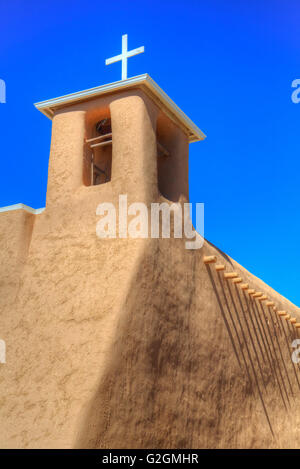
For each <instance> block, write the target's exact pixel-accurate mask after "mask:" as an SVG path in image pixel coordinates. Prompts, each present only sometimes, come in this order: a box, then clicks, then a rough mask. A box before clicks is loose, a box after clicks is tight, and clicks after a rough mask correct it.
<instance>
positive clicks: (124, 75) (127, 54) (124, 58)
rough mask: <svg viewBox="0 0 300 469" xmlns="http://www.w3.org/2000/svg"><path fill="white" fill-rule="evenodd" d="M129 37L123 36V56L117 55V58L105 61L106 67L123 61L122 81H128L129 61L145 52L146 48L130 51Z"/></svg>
mask: <svg viewBox="0 0 300 469" xmlns="http://www.w3.org/2000/svg"><path fill="white" fill-rule="evenodd" d="M127 39H128V36H127V34H123V36H122V54H119V55H116V56H115V57H111V58H110V59H106V60H105V65H110V64H113V63H115V62H119V61H120V60H121V61H122V80H127V59H128V58H129V57H133V56H134V55H137V54H141V53H142V52H145V49H144V46H142V47H138V48H137V49H133V50H130V51H128V50H127V47H128V45H127V44H128V43H127Z"/></svg>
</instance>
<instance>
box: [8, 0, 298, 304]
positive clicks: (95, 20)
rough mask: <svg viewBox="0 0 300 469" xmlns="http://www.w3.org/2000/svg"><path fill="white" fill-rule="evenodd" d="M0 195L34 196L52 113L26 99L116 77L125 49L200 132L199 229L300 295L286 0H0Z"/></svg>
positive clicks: (195, 148) (41, 180)
mask: <svg viewBox="0 0 300 469" xmlns="http://www.w3.org/2000/svg"><path fill="white" fill-rule="evenodd" d="M0 12H1V28H0V44H1V45H0V79H3V80H5V82H6V86H7V103H6V104H0V156H1V160H0V161H1V171H0V206H5V205H9V204H14V203H18V202H23V203H26V204H28V205H30V206H33V207H35V208H38V207H42V206H44V205H45V197H46V188H47V171H48V158H49V147H50V136H51V122H50V120H48V119H47V118H46V117H44V116H43V115H42V114H41V113H39V112H38V111H37V110H36V109H35V108H34V106H33V103H34V102H37V101H42V100H44V99H47V98H53V97H56V96H60V95H63V94H66V93H71V92H75V91H79V90H83V89H87V88H91V87H93V86H97V85H101V84H104V83H110V82H113V81H116V80H119V79H120V77H121V66H120V63H118V64H113V65H110V66H109V67H106V66H105V58H108V57H111V56H114V55H117V54H118V53H120V51H121V36H122V34H125V33H127V34H128V47H129V49H132V48H136V47H139V46H141V45H144V46H145V53H144V54H141V55H139V56H136V57H134V58H132V59H130V60H129V62H128V76H135V75H139V74H142V73H149V75H150V76H151V77H152V78H153V79H154V80H155V81H156V82H157V83H158V84H159V86H161V87H162V88H163V89H164V91H165V92H166V93H167V94H168V95H169V96H170V97H171V98H172V99H173V100H174V101H175V102H176V104H178V105H179V107H181V108H182V109H183V111H184V112H185V113H186V114H187V115H188V116H189V117H190V118H191V119H192V120H193V121H194V122H195V123H196V124H197V125H198V126H199V127H200V128H201V129H202V130H203V131H204V132H205V133H206V134H207V139H206V140H205V142H200V143H194V144H192V145H191V146H190V199H191V202H204V203H205V235H206V238H207V239H209V240H210V241H211V242H213V243H214V244H216V245H217V246H218V247H219V248H220V249H222V250H224V251H225V252H226V253H227V254H229V255H230V256H232V257H233V258H234V259H235V260H237V261H238V262H240V263H241V264H242V265H243V266H245V267H246V268H247V269H249V270H250V271H251V272H252V273H254V274H255V275H257V276H258V277H260V278H262V279H263V280H264V281H265V282H267V283H268V284H270V285H271V286H272V287H273V288H275V289H276V290H278V291H279V292H280V293H282V294H283V295H285V296H287V297H288V298H289V299H290V300H291V301H294V302H295V303H296V304H298V305H300V290H299V284H298V282H299V271H298V269H299V266H300V253H299V235H300V219H299V205H300V193H299V169H300V163H299V154H300V138H299V137H300V103H299V104H294V103H293V102H292V100H291V94H292V91H293V89H292V88H291V83H292V81H293V80H294V79H297V78H300V52H299V24H300V3H299V1H298V0H295V1H293V0H287V1H285V2H283V1H279V0H260V1H259V0H251V1H250V0H248V1H245V0H244V1H240V0H226V1H225V0H222V1H220V0H219V1H217V0H210V1H202V0H198V1H194V0H186V1H185V2H182V1H178V0H173V1H169V0H166V1H164V0H161V1H157V0H152V1H149V0H144V1H141V0H139V1H136V0H132V1H126V2H125V1H119V0H117V1H113V0H112V1H110V2H103V1H101V2H100V1H97V2H96V1H90V0H85V1H76V0H73V1H69V0H63V1H57V0H51V1H48V0H44V1H43V2H41V1H37V0H36V1H34V0H27V1H26V2H25V1H24V0H10V1H9V2H8V1H7V0H5V1H4V0H0Z"/></svg>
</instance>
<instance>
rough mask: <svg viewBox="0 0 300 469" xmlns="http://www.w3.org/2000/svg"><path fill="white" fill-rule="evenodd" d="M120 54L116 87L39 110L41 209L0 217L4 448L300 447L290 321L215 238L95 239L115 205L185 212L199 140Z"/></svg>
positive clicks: (293, 322) (278, 301)
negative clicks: (179, 207) (44, 155)
mask: <svg viewBox="0 0 300 469" xmlns="http://www.w3.org/2000/svg"><path fill="white" fill-rule="evenodd" d="M126 41H127V38H126ZM123 45H126V49H125V46H124V50H125V52H124V50H123V51H122V54H123V56H122V57H120V58H121V59H122V64H123V69H122V71H123V73H122V80H121V81H119V82H116V83H111V84H109V85H103V86H99V87H97V88H93V89H89V90H86V91H81V92H77V93H74V94H70V95H67V96H63V97H60V98H54V99H50V100H48V101H43V102H41V103H39V104H37V105H36V107H37V109H38V110H39V111H41V112H42V113H43V114H44V115H45V116H47V117H48V118H49V119H51V120H52V137H51V151H50V159H49V176H48V188H47V203H46V207H45V208H44V209H38V210H34V209H31V208H30V207H26V206H24V205H22V204H17V205H15V206H10V207H4V208H2V209H1V210H0V212H1V213H0V220H1V236H0V245H1V250H0V252H1V282H0V288H1V294H0V311H1V312H0V339H2V340H4V341H5V344H6V363H1V364H0V422H1V425H0V447H1V448H112V449H113V448H178V449H183V448H257V447H266V448H272V447H274V448H278V447H280V448H281V447H285V448H289V447H299V446H300V432H299V428H300V427H299V426H300V413H299V410H298V409H299V396H300V368H299V365H298V364H297V363H296V362H294V361H293V360H292V358H291V357H292V353H293V347H292V343H294V341H295V340H296V339H297V337H298V333H299V330H300V329H299V328H300V324H299V323H300V315H299V309H298V308H297V307H296V306H294V305H293V304H291V303H290V302H289V301H288V300H287V299H285V298H283V297H282V296H281V295H279V294H278V293H277V292H275V291H274V290H273V289H271V288H270V287H269V286H267V285H266V284H265V283H264V282H262V281H261V280H259V279H258V278H256V277H254V276H253V275H252V274H250V273H249V272H248V271H246V270H245V269H244V268H243V267H241V266H240V265H238V264H237V263H236V262H235V261H234V260H232V259H231V258H230V257H228V256H227V255H226V254H224V253H223V252H221V251H220V250H219V249H218V248H216V247H215V246H213V245H212V244H210V243H209V242H208V241H205V242H204V245H203V247H202V249H199V250H187V249H185V240H184V239H179V238H178V239H176V238H174V237H171V238H170V239H162V238H159V239H151V238H148V239H132V238H129V237H127V238H120V237H116V238H114V239H109V238H108V239H100V238H99V237H97V235H96V229H95V227H96V223H97V221H98V219H99V217H98V216H97V215H96V208H97V206H98V204H99V203H100V202H109V203H113V204H114V205H115V206H118V201H119V195H120V194H127V196H128V201H129V202H135V201H136V202H144V203H145V204H147V205H149V204H151V203H152V202H158V203H159V202H166V203H168V204H172V203H174V202H177V203H179V204H182V203H184V202H187V201H188V194H189V186H188V153H189V144H190V143H192V142H199V141H201V140H203V139H204V137H205V136H204V134H203V133H202V131H201V130H200V129H199V128H198V127H197V126H196V125H195V124H194V123H193V122H192V121H191V120H190V119H189V118H188V117H187V116H186V115H185V114H184V113H183V112H182V111H181V110H180V109H179V108H178V106H177V105H176V104H175V103H174V102H173V101H172V100H171V99H170V98H169V97H168V96H167V95H166V93H165V92H164V91H163V90H162V89H161V88H160V87H159V86H158V85H157V84H156V83H155V82H154V81H153V80H152V79H151V78H150V77H149V76H148V75H141V76H137V77H133V78H127V72H126V68H125V65H124V63H125V62H124V60H123V59H124V56H126V54H127V56H126V58H127V57H130V56H132V55H135V54H134V53H132V54H131V55H130V52H127V42H126V44H125V39H124V42H123ZM133 52H134V51H133ZM136 53H138V52H136ZM117 58H118V56H117ZM120 58H119V60H120ZM113 59H116V58H113ZM109 60H111V59H109ZM112 62H113V60H112V61H111V62H110V63H112ZM123 62H124V63H123ZM199 145H200V144H199ZM199 151H200V152H201V148H199Z"/></svg>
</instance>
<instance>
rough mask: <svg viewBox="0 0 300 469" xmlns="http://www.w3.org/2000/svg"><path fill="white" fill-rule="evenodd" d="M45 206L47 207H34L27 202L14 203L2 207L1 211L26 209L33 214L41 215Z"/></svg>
mask: <svg viewBox="0 0 300 469" xmlns="http://www.w3.org/2000/svg"><path fill="white" fill-rule="evenodd" d="M45 208H46V207H43V208H32V207H29V206H28V205H25V204H14V205H7V206H6V207H0V213H2V212H10V211H11V210H25V211H26V212H29V213H31V214H32V215H39V214H40V213H42V212H43V211H44V210H45Z"/></svg>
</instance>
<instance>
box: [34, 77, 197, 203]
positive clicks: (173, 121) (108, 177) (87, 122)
mask: <svg viewBox="0 0 300 469" xmlns="http://www.w3.org/2000/svg"><path fill="white" fill-rule="evenodd" d="M35 106H36V107H37V109H39V110H40V111H41V112H42V113H43V114H45V115H46V116H47V117H49V118H50V119H52V122H53V124H52V141H51V152H50V161H49V176H48V190H47V206H48V205H49V204H57V203H60V202H61V201H62V200H67V199H69V198H72V197H74V195H75V194H76V192H77V191H79V190H86V191H89V190H93V191H95V190H96V191H98V193H99V195H100V194H101V193H102V191H105V190H106V186H107V185H110V188H111V190H112V192H113V193H114V194H115V195H117V194H128V197H129V198H130V199H136V201H139V202H145V203H149V202H151V201H153V200H155V199H157V197H158V195H159V194H161V195H163V196H164V197H165V198H166V199H169V200H172V201H178V200H179V199H180V197H184V199H185V200H187V199H188V146H189V143H190V142H195V141H199V140H203V139H204V138H205V135H204V134H203V133H202V132H201V130H200V129H199V128H198V127H197V126H196V125H195V124H194V123H193V122H192V121H191V120H190V119H189V118H188V117H187V116H186V115H185V114H184V113H183V112H182V111H181V110H180V109H179V108H178V107H177V106H176V104H175V103H174V102H173V101H172V100H171V99H170V98H169V97H168V96H167V95H166V94H165V93H164V92H163V90H162V89H161V88H160V87H159V86H158V85H157V84H156V83H155V82H154V81H153V80H152V79H151V78H150V77H149V75H140V76H137V77H133V78H128V79H125V80H122V81H119V82H115V83H111V84H108V85H102V86H99V87H96V88H92V89H88V90H85V91H80V92H77V93H73V94H69V95H67V96H62V97H59V98H54V99H50V100H48V101H43V102H40V103H37V104H36V105H35Z"/></svg>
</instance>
